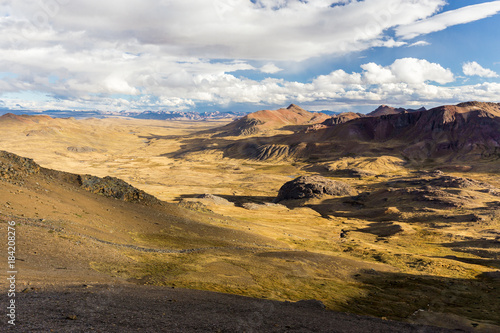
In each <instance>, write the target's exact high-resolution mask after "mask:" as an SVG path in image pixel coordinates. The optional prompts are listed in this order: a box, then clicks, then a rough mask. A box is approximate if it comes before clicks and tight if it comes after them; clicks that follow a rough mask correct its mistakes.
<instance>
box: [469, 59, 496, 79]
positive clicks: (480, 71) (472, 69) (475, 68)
mask: <svg viewBox="0 0 500 333" xmlns="http://www.w3.org/2000/svg"><path fill="white" fill-rule="evenodd" d="M462 70H463V72H464V74H465V75H467V76H480V77H489V78H492V77H499V75H498V74H497V73H495V72H494V71H492V70H491V69H488V68H483V67H482V66H481V65H480V64H478V63H477V62H475V61H471V62H467V63H465V64H463V66H462Z"/></svg>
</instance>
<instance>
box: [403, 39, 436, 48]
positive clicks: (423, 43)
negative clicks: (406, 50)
mask: <svg viewBox="0 0 500 333" xmlns="http://www.w3.org/2000/svg"><path fill="white" fill-rule="evenodd" d="M428 45H431V43H429V42H427V41H425V40H419V41H418V42H415V43H413V44H410V45H408V47H414V46H428Z"/></svg>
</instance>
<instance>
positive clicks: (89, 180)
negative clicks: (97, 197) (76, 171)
mask: <svg viewBox="0 0 500 333" xmlns="http://www.w3.org/2000/svg"><path fill="white" fill-rule="evenodd" d="M80 184H81V187H82V188H83V189H85V190H87V191H89V192H92V193H96V194H102V195H104V196H106V197H112V198H116V199H120V200H124V201H130V202H148V203H151V202H158V201H159V200H158V199H156V198H155V197H154V196H152V195H150V194H147V193H146V192H144V191H142V190H139V189H137V188H135V187H133V186H132V185H130V184H129V183H127V182H125V181H123V180H121V179H119V178H115V177H109V176H106V177H104V178H100V177H96V176H91V175H83V176H80Z"/></svg>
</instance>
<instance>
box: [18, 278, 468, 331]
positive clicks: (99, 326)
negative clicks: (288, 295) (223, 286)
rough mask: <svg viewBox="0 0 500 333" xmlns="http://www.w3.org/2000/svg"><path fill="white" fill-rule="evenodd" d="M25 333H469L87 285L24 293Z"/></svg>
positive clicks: (234, 299)
mask: <svg viewBox="0 0 500 333" xmlns="http://www.w3.org/2000/svg"><path fill="white" fill-rule="evenodd" d="M19 303H20V304H22V306H21V307H20V309H19V320H18V324H17V326H18V327H17V328H18V329H19V331H23V332H109V333H111V332H228V333H229V332H231V333H232V332H346V333H347V332H352V333H357V332H372V333H376V332H381V333H382V332H384V333H386V332H419V333H424V332H429V333H430V332H443V333H444V332H465V331H462V330H448V329H444V328H437V327H431V326H423V325H411V324H405V323H400V322H394V321H388V320H382V319H377V318H371V317H363V316H357V315H353V314H347V313H339V312H333V311H328V310H325V309H324V307H323V306H322V304H321V302H318V301H299V302H296V303H290V302H277V301H269V300H257V299H252V298H246V297H241V296H235V295H227V294H219V293H210V292H204V291H197V290H186V289H177V288H176V289H172V288H160V287H146V286H132V285H115V286H110V285H93V286H90V285H86V286H78V287H70V288H65V289H64V290H44V291H40V290H39V291H33V290H27V292H24V293H21V294H20V296H19Z"/></svg>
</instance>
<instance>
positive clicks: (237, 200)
mask: <svg viewBox="0 0 500 333" xmlns="http://www.w3.org/2000/svg"><path fill="white" fill-rule="evenodd" d="M201 194H203V193H197V194H182V195H180V196H178V197H177V198H176V200H182V199H193V198H198V197H199V196H200V195H201ZM216 196H217V197H220V198H223V199H226V200H227V201H229V202H232V203H233V204H234V205H235V206H237V207H242V205H243V204H245V203H255V204H266V203H272V202H273V200H274V198H275V197H266V196H250V195H224V194H216ZM200 199H201V198H200Z"/></svg>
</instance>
